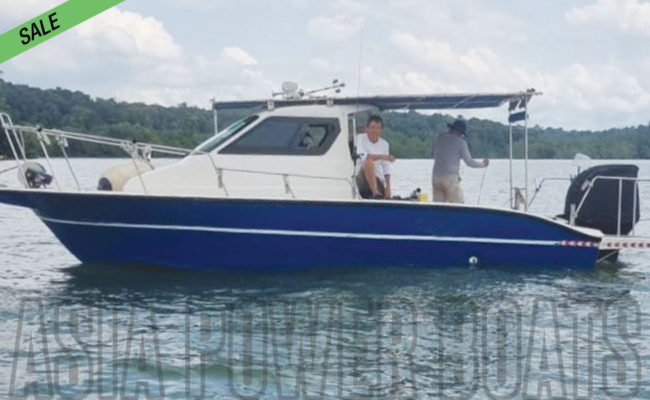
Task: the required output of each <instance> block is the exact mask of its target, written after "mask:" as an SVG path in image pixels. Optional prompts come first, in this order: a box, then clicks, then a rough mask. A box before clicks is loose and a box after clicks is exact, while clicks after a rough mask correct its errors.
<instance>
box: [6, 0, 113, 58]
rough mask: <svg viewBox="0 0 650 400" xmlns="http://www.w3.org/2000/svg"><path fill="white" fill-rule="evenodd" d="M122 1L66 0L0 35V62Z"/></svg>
mask: <svg viewBox="0 0 650 400" xmlns="http://www.w3.org/2000/svg"><path fill="white" fill-rule="evenodd" d="M123 1H124V0H68V1H66V2H65V3H63V4H61V5H59V6H57V7H54V8H53V9H51V10H49V11H47V12H44V13H43V14H41V15H39V16H38V17H36V18H34V19H32V20H30V21H27V22H25V23H23V24H20V25H18V26H17V27H15V28H14V29H12V30H10V31H8V32H5V33H3V34H2V35H0V63H3V62H5V61H7V60H9V59H11V58H13V57H15V56H17V55H18V54H20V53H22V52H24V51H27V50H29V49H31V48H32V47H34V46H36V45H39V44H41V43H43V42H45V41H46V40H48V39H51V38H53V37H54V36H56V35H58V34H60V33H62V32H65V31H67V30H68V29H70V28H72V27H74V26H76V25H78V24H80V23H82V22H84V21H86V20H87V19H90V18H92V17H94V16H95V15H97V14H99V13H101V12H102V11H105V10H107V9H109V8H111V7H113V6H115V5H117V4H119V3H121V2H123Z"/></svg>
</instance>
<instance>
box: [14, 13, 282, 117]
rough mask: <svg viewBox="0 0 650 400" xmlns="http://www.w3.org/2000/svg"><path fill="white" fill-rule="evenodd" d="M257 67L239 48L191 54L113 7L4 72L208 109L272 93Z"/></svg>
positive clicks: (155, 25) (155, 27) (142, 19)
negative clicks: (215, 100)
mask: <svg viewBox="0 0 650 400" xmlns="http://www.w3.org/2000/svg"><path fill="white" fill-rule="evenodd" d="M257 64H258V62H257V60H256V59H255V58H254V57H253V56H251V55H250V54H249V53H247V52H246V51H244V50H242V49H241V48H238V47H234V46H230V47H225V48H224V49H223V50H222V52H221V53H220V54H219V55H218V56H217V57H213V58H205V57H202V56H196V55H188V54H185V53H184V51H183V50H182V49H181V47H180V45H179V44H178V43H177V42H176V41H175V40H174V38H173V37H172V35H171V34H170V33H169V32H168V31H167V30H166V29H165V27H164V25H163V24H162V23H161V22H160V21H159V20H157V19H156V18H153V17H147V16H143V15H140V14H138V13H135V12H130V11H122V10H120V9H119V8H112V9H109V10H107V11H105V12H104V13H102V14H99V15H98V16H96V17H94V18H92V19H90V20H88V21H86V22H84V23H82V24H80V25H79V26H77V27H75V28H73V29H71V30H69V31H67V32H65V33H63V34H61V35H59V36H57V37H55V38H53V39H51V40H49V41H48V42H47V43H44V44H42V45H40V46H37V47H35V48H33V49H31V50H29V51H27V52H25V53H23V54H20V55H18V56H17V57H15V58H14V59H12V60H10V61H8V62H7V64H6V67H7V68H6V69H5V65H3V70H5V71H6V72H7V74H6V75H5V79H8V80H13V78H12V76H15V75H19V76H23V77H28V82H27V83H29V84H31V85H36V86H41V87H48V86H49V87H52V86H61V87H66V88H70V89H80V90H83V91H85V92H87V93H89V94H92V95H93V96H97V97H114V98H118V99H120V100H125V101H134V102H145V103H157V104H161V105H167V106H169V105H176V104H179V103H182V102H186V103H189V104H191V105H199V106H202V107H206V106H207V105H208V101H209V99H210V98H211V97H213V96H215V95H218V96H219V97H220V98H224V99H237V98H245V97H253V96H254V97H259V95H260V93H264V92H267V93H270V92H271V88H272V87H273V86H275V85H274V83H272V82H270V81H269V80H268V79H267V78H266V77H265V75H264V73H263V71H262V70H261V69H259V68H257ZM98 77H99V79H98ZM18 81H20V79H19V80H18ZM46 82H55V83H54V85H51V84H50V85H48V84H47V83H46Z"/></svg>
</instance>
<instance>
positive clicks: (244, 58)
mask: <svg viewBox="0 0 650 400" xmlns="http://www.w3.org/2000/svg"><path fill="white" fill-rule="evenodd" d="M221 54H222V55H223V56H224V57H225V58H227V59H230V60H233V61H235V62H238V63H239V64H241V65H256V64H257V60H256V59H255V57H253V56H252V55H250V54H248V53H247V52H246V51H244V50H242V49H240V48H239V47H224V49H223V51H222V52H221Z"/></svg>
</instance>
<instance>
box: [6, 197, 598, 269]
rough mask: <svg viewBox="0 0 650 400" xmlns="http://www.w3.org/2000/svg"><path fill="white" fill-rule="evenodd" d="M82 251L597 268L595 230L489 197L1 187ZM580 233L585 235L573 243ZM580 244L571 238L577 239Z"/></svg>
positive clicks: (273, 263) (213, 258) (80, 254)
mask: <svg viewBox="0 0 650 400" xmlns="http://www.w3.org/2000/svg"><path fill="white" fill-rule="evenodd" d="M0 202H3V203H8V204H13V205H18V206H24V207H29V208H31V209H32V210H34V211H35V212H36V214H37V215H38V216H39V217H40V218H41V219H42V220H43V222H44V223H45V224H47V226H48V227H49V229H50V230H51V231H52V232H53V233H54V234H55V235H56V237H57V238H58V239H59V240H60V241H61V242H62V243H63V244H64V245H65V246H66V247H67V248H68V250H69V251H70V252H71V253H73V254H74V255H75V256H76V257H77V258H79V259H80V260H81V261H83V262H88V263H95V262H101V263H124V262H128V263H143V264H155V265H164V266H172V267H182V268H194V269H208V268H237V269H299V268H316V267H350V266H418V267H449V266H466V265H469V264H470V263H472V262H476V263H478V265H479V266H488V265H499V266H521V267H527V266H540V267H552V268H567V267H592V266H593V265H594V264H595V262H596V257H597V254H598V248H597V245H598V242H599V241H600V239H599V238H598V237H596V236H590V235H587V234H585V233H584V232H582V231H579V230H575V229H572V228H571V227H568V226H565V225H562V224H559V223H556V222H554V221H551V220H548V219H545V218H541V217H537V216H534V215H529V214H524V213H520V212H516V211H510V210H499V209H491V208H484V207H469V206H451V205H441V204H421V203H409V202H375V201H341V202H335V201H295V200H246V199H207V198H192V197H175V196H174V197H163V196H137V195H123V194H114V193H61V192H48V191H30V190H0ZM576 243H579V244H580V245H575V244H576ZM572 244H573V245H572Z"/></svg>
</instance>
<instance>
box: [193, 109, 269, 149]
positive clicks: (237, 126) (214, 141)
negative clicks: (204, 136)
mask: <svg viewBox="0 0 650 400" xmlns="http://www.w3.org/2000/svg"><path fill="white" fill-rule="evenodd" d="M257 118H259V117H258V116H257V115H251V116H250V117H246V118H244V119H240V120H239V121H237V122H235V123H233V124H231V125H229V126H228V127H227V128H226V129H224V130H222V131H221V132H219V133H217V134H216V135H214V136H212V137H211V138H210V139H208V140H206V141H205V142H203V143H202V144H200V145H199V147H197V149H196V150H195V152H200V153H208V152H210V151H212V150H214V149H216V148H217V147H219V146H220V145H221V144H222V143H225V142H226V140H228V139H230V138H231V137H233V135H235V134H236V133H238V132H241V130H242V129H244V128H245V127H247V126H248V125H250V124H251V123H252V122H253V121H255V120H257Z"/></svg>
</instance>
